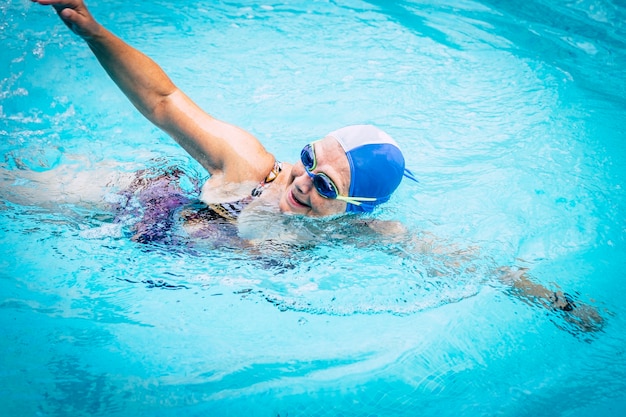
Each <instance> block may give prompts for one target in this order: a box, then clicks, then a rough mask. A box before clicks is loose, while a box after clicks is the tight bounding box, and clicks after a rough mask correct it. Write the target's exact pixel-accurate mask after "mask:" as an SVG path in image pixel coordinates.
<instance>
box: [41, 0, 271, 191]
mask: <svg viewBox="0 0 626 417" xmlns="http://www.w3.org/2000/svg"><path fill="white" fill-rule="evenodd" d="M32 1H34V2H37V3H39V4H43V5H52V6H53V7H54V8H55V10H56V11H57V13H58V14H59V16H60V18H61V19H62V20H63V22H64V23H65V24H66V25H67V26H68V27H69V28H70V29H72V30H73V31H74V32H75V33H76V34H78V35H79V36H81V37H82V38H83V39H84V40H85V41H86V42H87V44H88V45H89V48H90V49H91V50H92V51H93V53H94V55H95V56H96V58H97V59H98V61H99V62H100V64H101V65H102V67H103V68H104V69H105V70H106V72H107V73H108V74H109V76H110V77H111V79H112V80H113V81H114V82H115V83H116V84H117V85H118V87H119V88H120V89H121V90H122V92H124V94H125V95H126V96H127V97H128V98H129V100H130V101H131V102H132V103H133V105H134V106H135V107H136V108H137V109H138V110H139V111H140V112H141V113H142V114H143V115H144V116H145V117H146V118H147V119H148V120H150V121H151V122H153V123H154V124H155V125H157V126H158V127H160V128H161V129H163V130H164V131H166V132H167V133H168V134H170V136H172V137H173V138H174V139H175V140H176V141H177V142H178V143H179V144H180V145H181V146H182V147H183V148H184V149H185V150H186V151H187V152H188V153H189V154H190V155H191V156H192V157H193V158H194V159H196V160H197V161H198V162H200V163H201V164H202V166H204V167H205V168H206V169H207V170H208V171H209V173H211V175H212V176H220V177H222V180H223V181H224V182H244V181H260V180H261V179H263V178H264V177H265V176H266V175H267V172H269V170H270V169H271V167H272V165H273V163H274V158H273V156H272V155H271V154H269V153H268V152H267V151H266V150H265V148H264V147H263V146H262V145H261V143H260V142H259V141H258V140H257V139H256V138H255V137H254V136H252V135H251V134H249V133H248V132H246V131H244V130H243V129H240V128H238V127H236V126H233V125H231V124H228V123H225V122H222V121H220V120H217V119H215V118H213V117H212V116H210V115H209V114H207V113H206V112H204V111H203V110H202V109H200V108H199V107H198V106H197V105H196V104H195V103H194V102H193V101H192V100H191V99H190V98H189V97H187V96H186V95H185V94H184V93H183V92H182V91H181V90H179V89H178V88H177V87H176V86H175V85H174V83H173V82H172V81H171V80H170V78H169V77H168V76H167V74H166V73H165V72H164V71H163V70H162V69H161V68H160V67H159V66H158V65H157V64H156V63H155V62H154V61H153V60H152V59H150V58H149V57H148V56H146V55H145V54H143V53H142V52H140V51H138V50H137V49H135V48H133V47H131V46H130V45H128V44H127V43H125V42H124V41H122V40H121V39H120V38H118V37H117V36H115V35H114V34H112V33H111V32H110V31H108V30H107V29H106V28H104V27H103V26H102V25H100V24H99V23H98V22H96V20H95V19H94V18H93V17H92V16H91V14H90V13H89V11H88V10H87V8H86V7H85V5H84V3H83V1H82V0H32Z"/></svg>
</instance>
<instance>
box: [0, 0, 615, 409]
mask: <svg viewBox="0 0 626 417" xmlns="http://www.w3.org/2000/svg"><path fill="white" fill-rule="evenodd" d="M93 3H94V4H91V10H92V12H93V14H94V15H95V16H96V17H97V18H98V19H99V20H100V21H101V22H102V23H104V24H105V25H106V26H107V27H109V28H110V29H111V30H112V31H113V32H115V33H116V34H118V35H119V36H121V37H122V38H124V39H125V40H127V41H128V42H129V43H131V44H132V45H134V46H137V47H139V48H140V49H141V50H142V51H144V52H146V53H147V54H148V55H150V56H151V57H153V58H154V59H155V60H156V61H157V62H158V63H159V64H160V65H161V66H163V67H164V68H165V70H166V71H167V72H168V73H169V74H170V75H171V77H172V78H173V79H174V81H175V82H176V83H177V84H178V85H179V86H180V87H181V88H182V89H183V90H185V91H187V92H188V93H189V95H190V96H191V97H192V98H193V99H194V100H195V101H196V102H198V103H199V104H200V105H201V106H202V107H204V108H205V109H207V110H208V111H209V112H210V113H212V114H213V115H215V116H216V117H218V118H220V119H224V120H227V121H229V122H232V123H234V124H237V125H239V126H242V127H244V128H245V129H247V130H249V131H250V132H252V133H253V134H255V135H256V136H257V137H259V138H260V139H261V140H262V141H263V143H264V144H266V146H267V148H268V149H270V150H271V151H272V152H273V153H274V154H275V155H276V156H277V158H278V159H280V160H284V161H295V159H296V158H297V156H298V152H299V149H300V148H301V146H302V145H303V144H305V143H307V142H309V141H311V140H315V139H318V138H319V137H321V136H323V135H324V134H325V133H327V132H329V131H331V130H334V129H336V128H338V127H340V126H343V125H347V124H355V123H374V124H377V125H379V126H381V127H382V128H384V129H385V130H387V131H388V132H389V133H390V134H391V135H392V136H393V137H394V138H395V139H396V140H397V141H398V142H399V143H400V145H401V146H402V147H403V148H404V150H405V153H406V158H407V165H408V167H409V168H411V169H412V170H413V172H414V173H415V174H416V175H417V177H418V178H419V180H420V182H419V184H416V185H415V184H410V183H408V182H405V183H403V184H402V185H401V186H400V188H399V190H398V192H397V193H396V194H395V195H394V197H393V198H392V200H391V201H390V202H389V203H388V204H386V205H385V206H383V207H382V208H381V209H380V210H379V211H378V212H376V214H375V216H376V217H377V218H380V219H384V220H394V221H401V222H402V223H403V225H404V226H405V227H406V228H407V229H408V230H410V231H411V235H412V238H411V239H399V240H398V241H393V242H378V241H372V239H371V238H369V239H368V238H365V237H362V238H360V237H358V236H353V237H352V238H350V239H337V238H335V237H334V234H333V230H334V227H337V226H338V225H337V224H336V222H330V221H321V222H320V223H319V224H318V226H317V227H318V228H319V233H320V234H323V233H325V234H328V236H329V238H328V240H327V242H325V243H323V244H319V245H316V246H314V247H308V248H300V249H298V250H289V249H287V250H285V249H284V248H276V249H275V250H274V251H271V249H268V248H267V247H262V248H259V251H258V252H256V251H255V252H254V253H251V252H250V251H241V250H237V249H234V248H213V247H211V246H210V245H203V244H202V242H194V243H193V245H169V246H168V245H159V244H154V245H145V244H139V243H136V242H133V241H132V240H130V239H128V237H127V233H125V231H124V230H120V228H119V227H117V226H116V224H114V223H113V222H112V215H111V213H108V212H106V210H101V209H98V208H93V207H89V206H84V205H81V204H76V203H74V202H70V201H71V199H70V198H69V197H70V196H69V195H68V200H67V201H66V202H57V203H55V204H53V205H47V204H44V203H43V202H42V201H43V200H44V196H45V195H46V193H48V192H49V190H48V189H47V188H46V187H45V186H43V185H40V184H37V183H34V182H32V181H29V179H28V173H29V172H37V173H53V172H56V170H59V169H61V168H62V169H66V168H68V167H69V168H71V171H72V172H76V175H80V173H83V172H87V171H89V170H90V169H92V168H93V167H94V166H99V165H101V164H103V163H105V164H108V166H112V167H119V169H122V167H128V166H129V165H132V166H139V167H146V166H147V167H151V166H157V167H159V166H162V165H163V164H164V163H166V164H176V165H179V166H182V167H185V169H187V170H189V171H190V172H193V173H195V174H194V175H195V176H196V177H197V178H198V179H202V178H205V177H206V174H205V173H203V172H202V170H201V169H200V168H199V167H198V166H197V165H196V163H195V162H194V161H192V160H191V159H190V158H189V157H188V156H187V155H185V153H184V152H183V151H182V150H181V149H180V148H178V146H177V145H175V144H174V143H173V141H172V140H171V139H169V138H168V137H167V136H166V135H165V134H163V133H162V132H160V131H159V130H157V129H156V128H154V127H152V126H151V125H150V124H149V123H148V122H146V121H145V120H144V119H143V118H142V117H141V116H140V115H139V114H138V113H137V112H136V110H134V108H132V106H131V105H130V104H129V103H128V102H127V101H126V99H125V97H124V96H123V95H122V94H121V93H120V92H119V91H118V90H117V89H116V87H115V86H114V85H113V83H112V82H111V81H110V80H109V79H108V78H107V77H106V74H105V73H104V71H103V70H102V69H101V68H100V67H99V65H98V64H97V62H96V60H95V59H94V58H93V57H92V55H91V53H90V52H89V50H88V48H86V46H85V45H84V43H83V42H82V41H80V40H79V39H77V38H76V37H75V36H73V35H72V34H71V33H70V32H69V31H68V30H67V28H66V27H65V26H64V25H63V24H62V23H61V22H60V21H59V20H58V19H57V18H56V16H55V15H54V13H53V11H52V10H51V9H50V8H47V7H41V6H38V5H34V4H31V2H29V1H25V0H8V1H7V2H3V3H2V4H0V42H1V48H0V49H1V50H0V149H1V152H2V155H3V159H2V160H0V172H1V173H2V178H1V182H0V187H2V188H1V192H2V199H1V200H0V230H1V234H0V248H1V249H0V251H1V252H0V266H1V268H0V278H1V280H2V281H1V283H2V287H1V288H2V290H1V292H0V328H1V329H2V337H1V338H0V352H1V354H0V372H1V374H0V381H1V382H0V415H6V416H31V415H32V416H65V415H71V416H81V415H90V416H91V415H94V416H118V415H119V416H127V415H142V416H181V415H184V416H206V415H211V416H244V415H245V416H313V415H315V416H416V415H424V416H431V415H432V416H458V415H472V416H473V415H489V416H492V415H506V416H527V415H533V416H536V415H559V416H585V415H594V416H595V415H602V416H621V415H624V413H625V412H626V358H625V352H626V336H625V335H626V321H625V319H624V317H625V313H626V309H625V308H624V303H623V302H622V300H621V297H622V296H623V287H624V286H623V280H624V278H625V276H624V271H625V270H626V242H625V232H626V221H625V220H626V219H625V213H626V196H625V193H624V187H625V180H624V178H625V175H624V174H625V171H626V147H625V146H624V144H623V139H624V138H625V137H626V135H625V133H626V84H625V83H624V80H625V79H626V73H625V70H624V68H626V23H624V22H626V7H625V6H624V5H623V4H622V3H621V2H619V1H616V0H596V1H587V0H581V1H576V2H573V1H569V2H551V1H548V0H529V1H527V2H522V3H520V2H507V1H496V0H493V1H489V0H482V1H462V0H451V1H446V2H443V3H442V2H436V1H411V0H406V1H400V0H399V1H382V0H381V1H374V0H372V1H363V0H348V1H342V2H333V1H321V0H320V1H304V0H294V1H283V2H200V1H188V2H184V4H178V3H175V2H165V1H159V0H157V1H153V2H149V4H148V3H141V2H138V3H137V4H133V3H128V2H121V1H108V2H100V3H99V4H98V2H93ZM181 3H182V2H181ZM557 3H559V4H557ZM164 161H165V162H164ZM124 169H126V168H124ZM24 187H27V188H29V189H30V190H31V191H32V195H34V196H39V197H41V198H35V199H34V200H33V201H31V202H25V201H23V200H20V199H19V198H18V197H19V193H18V192H17V191H16V190H22V189H23V188H24ZM68 192H69V191H68ZM16 194H18V195H16ZM18 200H19V201H18ZM294 222H296V226H297V220H294ZM339 226H341V225H339ZM423 239H434V241H435V242H436V245H435V246H436V248H435V249H433V250H432V251H426V252H419V251H416V250H415V246H414V245H413V243H414V242H415V241H420V240H423ZM455 252H456V253H455ZM499 266H513V267H517V268H520V267H521V268H528V271H529V274H530V275H531V276H532V278H533V279H534V280H535V281H536V282H538V283H541V284H542V285H545V286H546V287H549V288H551V289H557V288H560V289H563V290H564V291H567V292H568V293H571V294H573V295H574V296H575V297H576V298H577V300H579V302H583V303H586V304H589V305H591V306H593V307H594V308H596V309H597V310H598V311H599V312H600V314H601V315H602V316H603V317H604V319H605V324H604V327H603V329H602V330H601V331H599V332H594V333H584V332H580V331H577V329H576V328H575V327H573V326H572V325H571V323H569V322H568V321H567V320H565V319H564V318H563V316H561V315H558V314H554V313H552V312H549V311H547V310H546V309H543V308H541V307H539V306H537V305H536V303H532V302H527V301H524V300H521V299H519V298H516V297H515V296H513V295H511V294H510V293H509V292H507V291H506V290H505V289H504V288H503V286H502V284H500V283H499V282H498V281H497V279H496V278H495V277H494V274H493V272H492V271H493V270H494V269H495V268H497V267H499Z"/></svg>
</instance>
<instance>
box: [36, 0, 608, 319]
mask: <svg viewBox="0 0 626 417" xmlns="http://www.w3.org/2000/svg"><path fill="white" fill-rule="evenodd" d="M32 1H34V2H37V3H39V4H42V5H52V6H53V7H54V8H55V9H56V11H57V13H58V14H59V16H60V17H61V19H62V20H63V22H65V24H66V25H67V26H68V27H69V28H70V29H72V30H73V31H74V32H75V33H76V34H78V35H79V36H81V37H82V38H83V39H84V40H85V41H86V42H87V44H88V45H89V47H90V48H91V50H92V51H93V53H94V54H95V56H96V57H97V59H98V60H99V61H100V63H101V64H102V66H103V67H104V69H105V70H106V71H107V73H108V74H109V75H110V76H111V78H112V79H113V81H115V83H116V84H117V85H118V86H119V88H120V89H121V90H122V91H123V92H124V93H125V94H126V96H127V97H128V98H129V99H130V101H131V102H132V103H133V104H134V105H135V107H137V109H138V110H139V111H140V112H141V113H142V114H143V115H144V116H145V117H146V118H148V119H149V120H150V121H151V122H153V123H154V124H155V125H157V126H158V127H160V128H161V129H163V130H164V131H166V132H167V133H168V134H169V135H170V136H172V138H174V139H175V140H176V141H177V142H178V143H179V144H180V145H181V146H182V147H183V148H184V149H185V150H186V151H187V152H188V153H189V154H190V155H191V156H192V157H193V158H194V159H196V160H197V161H198V162H199V163H200V164H201V165H202V166H203V167H204V168H205V169H206V170H207V171H208V172H209V174H210V177H209V179H208V180H207V181H206V183H205V184H204V185H203V186H202V192H201V195H200V201H201V202H197V201H193V199H190V198H189V197H188V196H187V195H185V193H184V192H182V191H181V187H180V186H179V185H178V184H177V181H178V179H179V177H180V176H181V175H184V173H183V172H182V171H181V170H180V169H178V168H170V169H169V170H166V171H165V172H163V173H160V174H156V175H155V174H154V173H150V172H149V171H140V172H139V173H137V175H135V176H134V177H133V178H130V179H129V178H126V179H125V180H124V181H120V184H123V185H122V186H121V187H122V192H121V195H122V196H124V195H125V196H127V197H128V198H130V196H134V197H137V195H139V200H140V203H145V206H146V207H144V209H143V211H142V216H143V217H142V219H141V220H140V221H138V222H136V223H135V224H134V226H133V230H134V233H135V235H134V238H135V240H138V241H142V242H146V241H152V240H156V239H160V238H162V237H163V236H164V235H166V234H167V233H166V232H167V231H166V230H164V229H167V228H168V227H172V225H173V223H174V222H173V221H172V213H176V216H177V217H178V218H180V219H181V220H182V223H184V224H185V225H186V227H185V229H186V230H187V231H190V232H191V234H192V236H193V235H194V233H197V232H198V229H200V231H201V232H207V231H208V233H207V235H208V236H209V237H211V238H213V239H223V238H225V237H226V238H232V237H235V236H238V237H240V236H241V233H240V230H239V229H240V227H241V225H240V223H241V218H242V217H248V216H247V215H249V214H252V216H253V217H254V219H255V221H256V219H258V218H259V217H263V216H262V214H263V213H265V212H267V211H268V210H267V208H268V207H269V208H270V209H271V210H270V211H272V212H273V213H284V214H296V215H302V216H308V217H324V216H331V215H337V214H341V213H346V212H349V213H358V212H370V211H372V210H373V209H374V208H375V207H376V206H377V205H379V204H381V203H384V202H386V201H387V200H389V198H390V196H391V194H392V193H393V192H394V191H395V190H396V188H397V187H398V185H399V184H400V182H401V180H402V178H403V176H406V177H408V178H410V179H412V180H415V178H414V177H413V175H412V174H411V173H410V172H409V171H408V170H406V169H405V166H404V158H403V156H402V152H401V151H400V149H399V147H398V145H397V144H396V142H395V141H394V140H393V139H392V138H391V137H390V136H389V135H387V134H386V133H385V132H383V131H381V130H380V129H378V128H376V127H374V126H370V125H358V126H348V127H344V128H341V129H339V130H336V131H334V132H331V133H329V134H327V135H326V136H324V137H323V138H321V139H320V140H317V141H315V142H313V143H309V144H306V145H305V146H304V148H303V149H302V151H301V154H300V160H299V161H298V162H296V163H295V164H289V163H284V162H279V161H277V160H276V159H275V158H274V156H273V155H272V154H270V153H269V152H268V151H267V150H266V149H265V148H264V147H263V145H262V144H261V143H260V142H259V140H257V138H255V137H254V136H252V135H251V134H250V133H248V132H246V131H244V130H242V129H240V128H238V127H236V126H233V125H231V124H228V123H225V122H223V121H220V120H217V119H215V118H213V117H212V116H210V115H209V114H207V113H206V112H204V111H203V110H202V109H200V108H199V107H198V106H197V105H196V104H195V103H194V102H193V101H192V100H191V99H190V98H189V97H187V96H186V95H185V94H184V93H183V92H182V91H180V90H179V89H178V88H177V87H176V86H175V85H174V84H173V83H172V81H171V80H170V79H169V77H168V76H167V75H166V74H165V73H164V72H163V70H162V69H161V68H160V67H159V66H158V65H157V64H156V63H155V62H154V61H152V60H151V59H150V58H148V57H147V56H146V55H144V54H143V53H141V52H139V51H138V50H136V49H134V48H132V47H131V46H129V45H127V44H126V43H125V42H123V41H122V40H121V39H119V38H118V37H116V36H115V35H113V34H112V33H111V32H109V31H108V30H107V29H105V28H104V27H103V26H101V25H100V24H99V23H97V22H96V21H95V20H94V18H93V17H92V16H91V14H90V13H89V11H88V10H87V8H86V7H85V4H84V3H83V1H82V0H32ZM100 179H101V180H103V181H104V180H106V181H107V183H108V182H109V177H108V176H106V175H105V176H103V177H101V178H100ZM55 183H56V184H58V183H60V181H55ZM89 188H93V187H89ZM123 203H124V201H122V204H121V206H122V207H121V209H120V210H121V211H122V212H123V211H124V204H123ZM128 206H132V205H130V204H129V205H128ZM244 215H246V216H244ZM131 216H132V213H131ZM215 224H217V225H220V227H219V228H215V227H213V226H211V225H215ZM384 224H385V229H387V230H386V231H387V233H388V234H390V235H393V234H394V233H396V232H400V231H402V228H401V227H398V226H399V225H397V224H395V223H384ZM198 225H200V226H199V227H198ZM224 226H228V227H229V228H230V232H229V233H228V234H227V235H225V234H224V233H223V230H224ZM379 226H380V223H377V222H376V221H375V220H373V219H367V221H359V222H353V224H351V225H350V227H351V228H352V231H354V227H360V228H366V229H370V230H373V231H374V233H377V232H380V231H381V228H380V227H379ZM392 226H393V227H392ZM390 229H393V230H390ZM361 231H362V230H361ZM383 231H384V230H383ZM333 233H334V232H333ZM199 234H200V235H201V234H202V233H199ZM334 234H335V233H334ZM414 243H416V242H412V244H414ZM431 243H432V242H431V241H426V242H420V243H419V244H417V245H413V247H414V248H417V249H418V250H419V248H420V247H421V248H427V247H431ZM452 252H453V251H450V253H452ZM451 262H454V259H451ZM495 275H496V277H497V278H498V279H499V281H500V282H501V283H504V284H506V285H505V288H507V291H508V292H510V293H511V294H513V295H515V296H517V297H519V298H521V299H523V300H526V301H528V302H530V303H531V304H536V305H539V306H542V307H545V308H548V309H550V310H553V311H556V312H559V313H560V314H566V316H565V319H566V320H568V321H571V322H573V323H574V324H575V326H576V327H578V328H579V329H581V330H583V331H593V330H599V329H601V327H602V323H603V319H602V318H601V317H600V316H599V315H598V313H597V311H596V310H595V309H594V308H592V307H589V306H586V305H584V304H581V303H578V302H577V301H575V300H574V299H573V298H572V297H570V296H569V295H566V294H564V293H562V292H560V291H557V292H554V291H550V290H548V289H547V288H545V287H543V286H541V285H539V284H536V283H534V282H533V281H532V280H530V279H529V277H528V275H527V274H526V272H525V270H523V269H522V270H517V269H511V268H501V269H499V270H498V271H496V273H495Z"/></svg>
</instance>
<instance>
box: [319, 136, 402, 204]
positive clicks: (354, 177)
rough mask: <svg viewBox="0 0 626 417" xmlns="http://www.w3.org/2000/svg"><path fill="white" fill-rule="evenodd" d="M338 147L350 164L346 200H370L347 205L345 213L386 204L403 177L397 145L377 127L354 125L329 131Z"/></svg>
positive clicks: (400, 153) (400, 154) (400, 152)
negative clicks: (347, 196)
mask: <svg viewBox="0 0 626 417" xmlns="http://www.w3.org/2000/svg"><path fill="white" fill-rule="evenodd" d="M327 136H331V137H333V138H335V139H337V141H338V142H339V144H341V147H342V148H343V150H344V151H345V153H346V156H347V157H348V162H349V163H350V193H349V197H370V198H376V201H364V202H362V203H361V205H359V206H357V205H355V204H350V203H348V207H347V208H346V212H349V213H362V212H370V211H372V210H374V208H375V207H376V206H377V205H379V204H381V203H384V202H385V201H388V200H389V198H390V197H391V194H392V193H393V192H394V191H395V190H396V188H398V185H400V182H401V181H402V176H403V175H404V174H405V169H404V156H402V151H400V148H399V147H398V144H397V143H396V142H395V141H394V140H393V139H392V138H391V136H389V135H388V134H387V133H385V132H383V131H382V130H380V129H379V128H377V127H375V126H371V125H354V126H347V127H344V128H341V129H339V130H335V131H333V132H330V133H329V134H328V135H327Z"/></svg>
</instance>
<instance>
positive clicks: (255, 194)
mask: <svg viewBox="0 0 626 417" xmlns="http://www.w3.org/2000/svg"><path fill="white" fill-rule="evenodd" d="M282 170H283V164H282V162H278V161H275V162H274V167H273V168H272V170H271V171H270V173H269V174H267V177H265V179H264V180H263V181H261V183H260V184H259V185H257V186H256V187H254V190H252V192H251V193H250V195H251V196H252V197H258V196H260V195H261V194H262V193H263V190H265V189H266V188H267V186H268V185H270V184H271V183H272V181H274V180H275V179H276V178H277V177H278V174H280V171H282Z"/></svg>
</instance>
